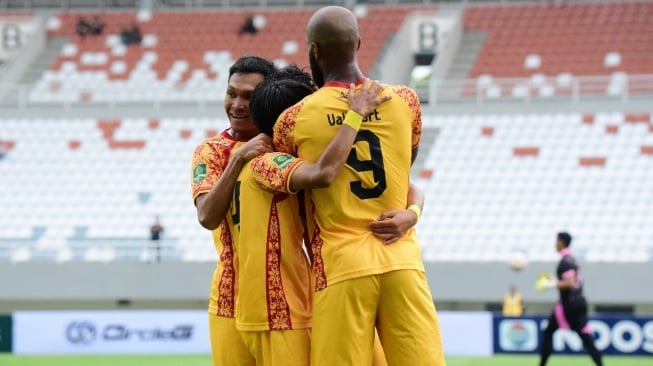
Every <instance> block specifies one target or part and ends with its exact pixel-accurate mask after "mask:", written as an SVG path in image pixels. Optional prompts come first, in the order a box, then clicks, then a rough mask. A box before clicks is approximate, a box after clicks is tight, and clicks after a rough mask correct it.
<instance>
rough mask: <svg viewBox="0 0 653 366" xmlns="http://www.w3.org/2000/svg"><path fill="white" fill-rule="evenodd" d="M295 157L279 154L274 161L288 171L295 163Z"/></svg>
mask: <svg viewBox="0 0 653 366" xmlns="http://www.w3.org/2000/svg"><path fill="white" fill-rule="evenodd" d="M293 159H294V158H293V156H292V155H288V154H279V155H277V156H275V157H274V158H273V159H272V161H273V162H274V163H275V164H276V165H277V166H278V167H279V168H281V169H286V168H287V167H288V165H289V164H290V163H291V162H292V161H293Z"/></svg>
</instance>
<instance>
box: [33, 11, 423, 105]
mask: <svg viewBox="0 0 653 366" xmlns="http://www.w3.org/2000/svg"><path fill="white" fill-rule="evenodd" d="M424 8H425V7H423V6H390V7H363V8H360V9H363V10H362V11H359V12H358V15H359V17H360V19H361V20H360V28H361V34H362V36H363V37H364V42H365V47H364V48H363V49H362V50H361V52H360V57H359V62H360V66H361V68H362V69H363V70H364V71H369V70H370V69H371V68H372V67H373V66H374V65H373V64H374V60H376V59H377V58H378V57H379V55H380V54H381V52H382V50H383V46H384V43H385V42H386V41H388V39H389V37H391V35H392V34H393V33H394V32H396V31H397V30H398V29H399V27H400V26H401V24H402V22H403V19H404V17H405V15H406V14H408V13H409V12H411V11H414V10H417V9H424ZM427 8H428V9H429V10H434V7H433V6H430V7H427ZM253 13H255V14H256V16H257V17H258V19H261V21H260V22H259V23H260V24H261V27H262V28H261V30H260V31H259V32H257V33H256V34H253V35H252V34H248V33H245V34H239V28H240V26H241V25H242V23H243V22H244V21H245V19H247V17H248V16H251V14H253ZM311 13H312V9H274V8H273V9H257V10H256V11H252V10H225V11H220V10H213V11H201V12H200V11H185V12H166V11H155V12H143V11H140V12H124V11H123V12H105V13H101V14H98V13H95V12H81V13H78V12H74V13H73V12H70V13H58V14H56V17H55V18H51V19H50V20H49V21H48V25H49V26H48V28H49V32H48V36H49V37H70V39H71V41H70V43H68V44H66V45H64V47H63V49H62V53H61V55H60V57H59V58H58V59H57V60H56V62H55V64H54V65H52V67H51V70H49V71H46V72H45V73H44V74H43V75H42V77H41V78H40V80H39V81H38V83H37V84H36V86H35V88H34V89H33V90H32V92H31V94H30V101H31V102H78V101H102V102H105V101H112V100H113V101H118V102H120V101H126V100H129V101H152V100H161V101H188V100H212V101H215V100H220V99H221V98H222V95H224V88H225V86H226V84H227V83H226V77H227V74H228V68H229V66H230V65H231V64H232V62H233V60H234V59H235V58H238V57H240V56H241V55H244V54H249V53H253V52H256V54H257V55H259V56H262V57H266V58H269V59H272V60H275V61H276V63H277V64H279V65H285V64H289V63H297V64H298V65H300V66H302V67H307V66H308V65H307V61H306V59H307V57H306V55H307V54H308V51H307V46H306V42H305V40H304V28H305V24H306V21H307V20H308V18H309V17H310V14H311ZM81 16H83V17H85V18H91V17H93V16H100V18H101V19H102V21H103V22H105V23H106V28H105V29H104V32H103V34H102V35H100V36H97V37H80V36H79V35H77V34H75V25H76V23H77V21H78V18H79V17H81ZM288 19H292V21H288ZM134 22H136V23H137V24H138V26H139V27H140V29H141V32H142V34H143V40H142V42H141V44H140V45H129V46H125V45H124V44H123V43H122V42H121V41H120V37H119V34H120V32H121V30H122V29H123V28H125V27H128V26H130V25H131V24H132V23H134ZM216 25H219V26H216Z"/></svg>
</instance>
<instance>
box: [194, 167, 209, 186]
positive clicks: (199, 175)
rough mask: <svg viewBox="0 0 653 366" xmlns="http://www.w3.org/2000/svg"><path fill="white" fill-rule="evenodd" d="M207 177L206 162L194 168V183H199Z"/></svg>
mask: <svg viewBox="0 0 653 366" xmlns="http://www.w3.org/2000/svg"><path fill="white" fill-rule="evenodd" d="M205 178H206V164H204V163H202V164H197V165H195V168H193V183H195V184H197V183H199V182H201V181H203V180H204V179H205Z"/></svg>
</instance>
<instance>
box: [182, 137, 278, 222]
mask: <svg viewBox="0 0 653 366" xmlns="http://www.w3.org/2000/svg"><path fill="white" fill-rule="evenodd" d="M271 151H272V139H271V138H270V137H268V136H266V135H264V134H258V135H257V136H255V137H254V138H252V139H251V140H249V141H248V142H247V143H246V144H244V145H243V146H242V147H241V148H240V149H238V150H236V151H235V152H234V153H233V155H232V156H231V158H230V159H229V163H227V167H226V168H225V170H224V172H223V174H222V175H221V176H220V179H218V182H217V183H216V184H215V185H214V186H213V187H212V188H211V190H210V191H209V192H208V193H205V194H201V195H199V196H197V198H195V207H196V208H197V218H198V220H199V222H200V224H201V225H202V227H204V228H206V229H209V230H215V229H216V228H217V227H218V226H219V225H220V223H221V222H222V220H223V219H224V218H225V216H226V215H227V211H228V210H229V206H230V205H231V198H232V197H233V191H234V185H235V184H236V180H237V179H238V174H240V171H241V170H242V168H243V166H244V165H245V163H247V162H248V161H249V160H251V159H252V158H253V157H255V156H257V155H259V154H263V153H266V152H271Z"/></svg>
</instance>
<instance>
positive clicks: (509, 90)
mask: <svg viewBox="0 0 653 366" xmlns="http://www.w3.org/2000/svg"><path fill="white" fill-rule="evenodd" d="M651 16H653V3H651V2H611V3H595V4H592V3H571V2H564V3H561V4H522V5H512V4H511V5H496V4H495V5H491V6H481V5H477V6H470V7H468V8H467V9H466V11H465V14H464V24H465V29H466V30H468V31H470V30H471V31H484V32H487V38H486V40H485V43H484V44H483V48H482V50H481V51H480V53H479V55H478V58H477V60H476V62H475V64H474V67H473V69H472V71H471V73H470V75H469V77H470V79H474V81H473V82H471V81H470V82H469V83H468V84H467V87H466V90H465V94H467V95H471V94H473V93H474V92H475V90H476V87H477V86H482V87H484V88H486V87H487V89H489V90H491V92H490V93H489V96H494V97H497V96H501V95H503V96H506V95H508V96H510V95H512V96H515V97H520V96H524V95H526V94H533V95H539V96H552V95H561V94H562V95H565V94H570V93H571V92H572V90H571V88H572V82H573V78H575V77H581V76H588V75H592V76H595V75H606V76H610V77H609V79H607V80H605V81H604V82H600V83H587V84H588V86H586V87H585V88H584V89H583V90H580V93H582V94H610V95H617V94H619V93H621V92H622V91H623V90H624V88H627V89H628V90H629V91H630V92H634V93H637V92H642V91H639V90H638V88H640V87H641V86H638V85H635V84H633V85H629V80H628V75H639V74H651V73H652V72H653V47H651V44H652V42H653V27H651V22H650V19H651ZM497 78H530V83H529V84H527V85H524V83H523V81H520V82H519V83H515V82H514V81H513V82H512V83H510V82H504V83H503V85H501V83H494V84H495V85H492V84H493V82H492V81H493V80H494V79H497ZM647 85H648V84H647ZM529 89H533V90H529ZM645 89H646V90H643V91H645V92H649V93H650V92H651V90H650V89H651V87H650V86H648V87H647V88H645Z"/></svg>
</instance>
